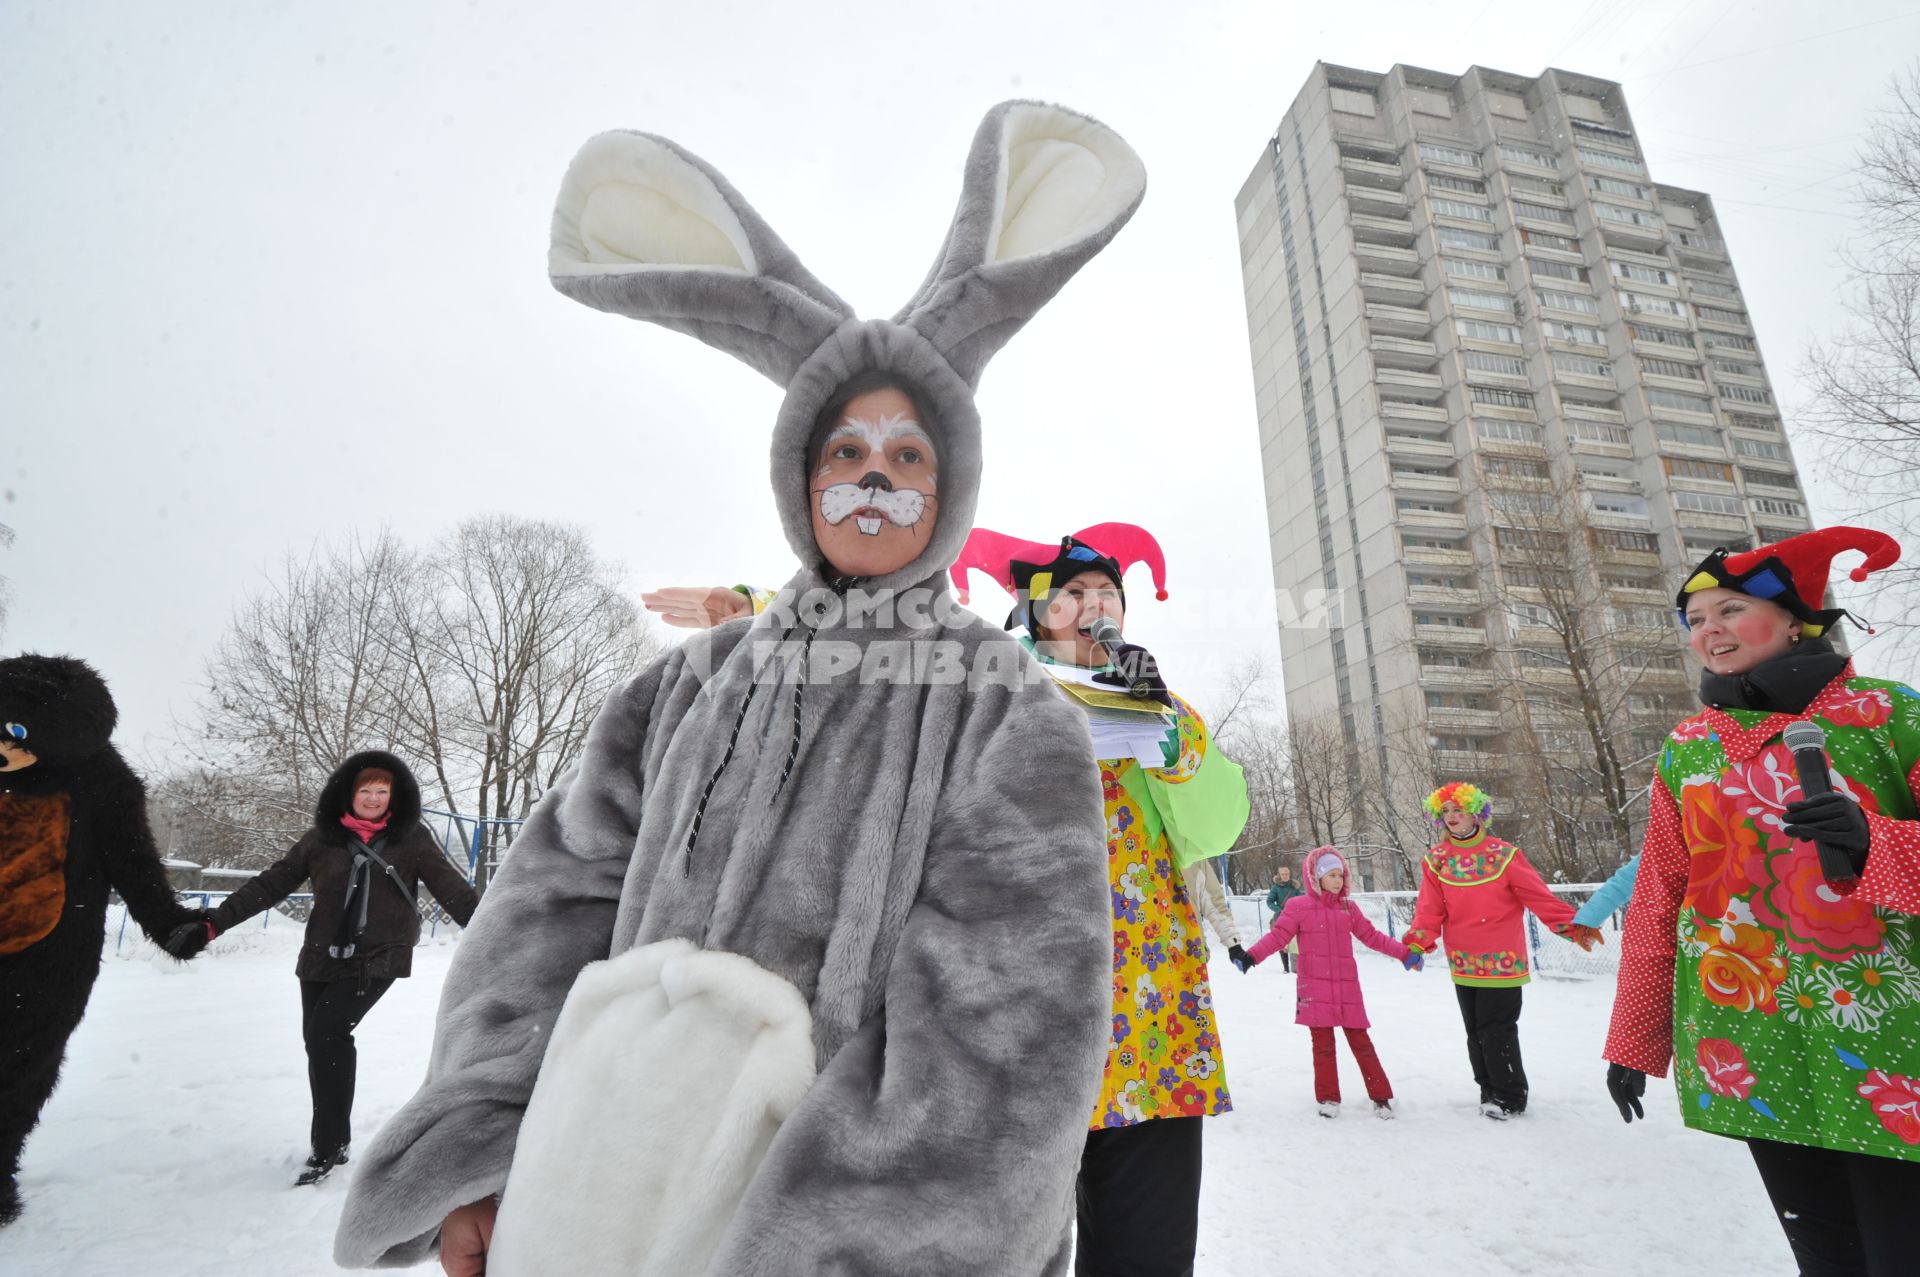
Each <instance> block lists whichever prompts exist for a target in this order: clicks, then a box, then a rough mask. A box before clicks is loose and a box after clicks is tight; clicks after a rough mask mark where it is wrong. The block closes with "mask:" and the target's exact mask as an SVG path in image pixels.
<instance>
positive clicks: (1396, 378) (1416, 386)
mask: <svg viewBox="0 0 1920 1277" xmlns="http://www.w3.org/2000/svg"><path fill="white" fill-rule="evenodd" d="M1373 383H1374V385H1376V386H1378V387H1380V389H1382V390H1397V391H1402V392H1404V393H1405V394H1406V395H1407V396H1408V397H1410V398H1417V399H1426V400H1437V399H1439V398H1440V395H1441V392H1442V390H1443V389H1444V387H1443V386H1442V385H1441V384H1440V374H1439V373H1434V372H1413V371H1410V370H1408V369H1405V368H1377V369H1375V370H1374V374H1373Z"/></svg>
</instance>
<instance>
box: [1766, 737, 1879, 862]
mask: <svg viewBox="0 0 1920 1277" xmlns="http://www.w3.org/2000/svg"><path fill="white" fill-rule="evenodd" d="M1780 742H1781V744H1783V745H1785V746H1786V747H1787V748H1788V749H1789V750H1790V751H1792V753H1793V771H1794V775H1795V776H1797V777H1798V778H1799V780H1800V793H1801V795H1802V796H1803V797H1807V798H1818V797H1819V796H1820V795H1822V794H1831V793H1832V792H1833V782H1832V781H1831V780H1830V779H1829V778H1828V774H1827V734H1826V733H1825V732H1823V731H1821V730H1820V729H1819V728H1818V727H1817V726H1815V725H1814V724H1812V723H1788V724H1787V730H1786V731H1784V732H1782V733H1781V734H1780ZM1813 846H1814V850H1816V851H1818V852H1819V853H1820V876H1821V877H1822V878H1825V879H1826V880H1827V881H1828V882H1830V883H1833V884H1834V885H1835V886H1841V885H1846V884H1851V883H1852V882H1853V881H1854V880H1855V879H1857V878H1858V877H1859V876H1860V875H1859V874H1857V873H1855V872H1854V870H1853V861H1852V860H1851V859H1849V858H1848V856H1847V853H1846V852H1845V851H1844V850H1842V849H1841V848H1839V847H1834V846H1830V845H1828V844H1827V843H1825V842H1822V841H1818V840H1816V841H1815V842H1814V844H1813Z"/></svg>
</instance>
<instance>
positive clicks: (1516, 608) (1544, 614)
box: [1507, 600, 1554, 630]
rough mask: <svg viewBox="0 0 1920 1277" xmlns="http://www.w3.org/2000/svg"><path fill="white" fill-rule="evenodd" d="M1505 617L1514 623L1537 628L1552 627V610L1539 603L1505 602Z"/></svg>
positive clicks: (1545, 628) (1546, 628)
mask: <svg viewBox="0 0 1920 1277" xmlns="http://www.w3.org/2000/svg"><path fill="white" fill-rule="evenodd" d="M1507 619H1508V620H1510V621H1512V622H1513V624H1515V625H1524V626H1531V627H1532V628H1534V629H1538V630H1550V629H1552V628H1554V625H1553V613H1552V611H1551V610H1549V609H1548V608H1547V607H1546V606H1545V605H1544V604H1540V603H1522V602H1519V601H1517V600H1516V601H1514V602H1511V603H1509V604H1507Z"/></svg>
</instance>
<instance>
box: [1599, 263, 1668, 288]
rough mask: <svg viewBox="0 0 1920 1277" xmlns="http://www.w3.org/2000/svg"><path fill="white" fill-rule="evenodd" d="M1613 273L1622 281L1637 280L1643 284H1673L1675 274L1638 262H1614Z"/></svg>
mask: <svg viewBox="0 0 1920 1277" xmlns="http://www.w3.org/2000/svg"><path fill="white" fill-rule="evenodd" d="M1612 265H1613V273H1614V274H1615V275H1618V276H1619V277H1620V278H1621V279H1637V280H1639V281H1640V282H1641V283H1643V284H1671V283H1672V282H1673V274H1672V272H1670V271H1664V270H1660V269H1658V268H1656V267H1653V266H1642V265H1640V264H1639V263H1638V262H1614V263H1613V264H1612Z"/></svg>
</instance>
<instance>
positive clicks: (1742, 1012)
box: [1605, 527, 1920, 1274]
mask: <svg viewBox="0 0 1920 1277" xmlns="http://www.w3.org/2000/svg"><path fill="white" fill-rule="evenodd" d="M1846 551H1860V552H1862V553H1864V554H1865V555H1866V560H1865V562H1864V563H1863V564H1862V565H1861V566H1859V567H1856V568H1854V569H1853V571H1852V572H1851V574H1850V575H1851V576H1852V579H1854V580H1855V581H1862V580H1865V579H1866V576H1867V573H1868V572H1870V571H1877V570H1879V569H1881V568H1884V567H1886V566H1888V565H1889V564H1891V563H1893V562H1894V561H1895V560H1896V559H1898V558H1899V556H1900V547H1899V545H1898V544H1897V543H1895V542H1894V541H1893V539H1892V538H1890V537H1888V536H1885V535H1884V534H1882V533H1879V532H1875V531H1872V530H1870V529H1867V528H1848V527H1834V528H1822V529H1819V530H1817V531H1813V532H1807V533H1803V534H1801V535H1800V536H1796V537H1790V538H1788V539H1787V540H1785V541H1781V542H1778V543H1776V544H1773V545H1764V546H1761V547H1759V548H1758V549H1755V550H1748V551H1743V552H1740V553H1728V552H1727V551H1725V550H1715V551H1714V552H1713V553H1712V554H1710V555H1708V556H1707V558H1706V559H1705V560H1704V561H1703V562H1702V563H1701V564H1700V566H1699V567H1698V568H1696V569H1695V570H1694V571H1693V572H1692V573H1691V574H1690V575H1689V576H1688V577H1687V580H1686V582H1685V584H1683V585H1682V586H1681V587H1680V592H1679V594H1678V596H1677V597H1676V599H1675V603H1676V605H1677V607H1678V609H1679V613H1680V618H1681V621H1682V623H1683V624H1684V625H1685V627H1686V630H1687V641H1688V643H1689V645H1690V646H1691V647H1692V649H1693V651H1694V654H1695V655H1696V656H1698V657H1699V658H1700V661H1701V665H1702V667H1703V668H1702V670H1701V673H1700V699H1701V701H1702V702H1703V703H1704V704H1705V706H1706V708H1704V709H1703V710H1701V712H1700V713H1698V714H1696V715H1694V716H1693V717H1692V718H1689V719H1687V720H1686V721H1684V722H1682V723H1681V724H1680V725H1679V726H1677V727H1675V728H1674V729H1673V732H1672V734H1671V735H1670V736H1668V738H1667V743H1666V747H1665V749H1664V750H1663V751H1662V752H1661V755H1660V763H1659V767H1658V770H1657V773H1656V775H1655V777H1654V782H1653V787H1652V798H1651V809H1650V815H1649V818H1648V823H1647V835H1646V840H1645V844H1644V845H1643V847H1642V849H1641V852H1640V870H1639V876H1638V878H1637V879H1636V881H1635V883H1634V890H1633V900H1632V904H1631V907H1630V908H1629V909H1628V911H1627V921H1626V930H1625V933H1624V935H1623V936H1622V938H1621V958H1620V977H1619V990H1618V993H1617V994H1616V996H1615V999H1614V1004H1613V1023H1612V1026H1611V1029H1610V1030H1609V1032H1608V1034H1607V1045H1606V1052H1605V1054H1606V1058H1607V1060H1608V1061H1609V1062H1610V1063H1609V1065H1608V1069H1607V1088H1608V1091H1609V1092H1610V1093H1611V1095H1612V1096H1613V1099H1614V1102H1615V1103H1616V1104H1618V1105H1619V1107H1620V1116H1621V1117H1622V1118H1624V1119H1625V1120H1627V1121H1628V1122H1631V1121H1632V1120H1633V1119H1634V1118H1635V1117H1639V1116H1643V1110H1642V1108H1641V1104H1640V1098H1641V1096H1642V1095H1643V1094H1644V1093H1645V1089H1646V1075H1647V1074H1649V1073H1651V1074H1654V1075H1655V1076H1663V1075H1664V1074H1665V1073H1666V1071H1667V1064H1668V1061H1669V1060H1671V1061H1674V1062H1675V1064H1676V1067H1677V1070H1678V1072H1677V1074H1676V1078H1675V1082H1676V1089H1677V1090H1678V1092H1679V1096H1680V1113H1681V1117H1682V1119H1683V1120H1684V1121H1685V1122H1686V1124H1687V1125H1688V1126H1691V1127H1694V1128H1695V1129H1697V1130H1703V1131H1711V1132H1713V1133H1715V1134H1718V1135H1729V1136H1734V1137H1736V1138H1740V1139H1744V1140H1746V1141H1747V1147H1748V1148H1749V1150H1750V1151H1751V1152H1752V1154H1753V1160H1754V1163H1755V1165H1757V1166H1758V1167H1759V1170H1760V1178H1761V1180H1762V1181H1763V1182H1764V1183H1765V1184H1766V1188H1767V1194H1768V1196H1769V1197H1770V1198H1771V1199H1772V1201H1773V1206H1774V1209H1775V1211H1776V1212H1777V1213H1778V1214H1779V1216H1780V1222H1781V1227H1782V1228H1783V1229H1784V1230H1785V1232H1786V1235H1787V1241H1788V1243H1789V1244H1790V1245H1791V1246H1792V1248H1793V1253H1794V1256H1795V1258H1796V1259H1797V1260H1798V1261H1799V1265H1800V1268H1801V1271H1803V1272H1809V1273H1811V1272H1820V1273H1829V1272H1831V1273H1839V1272H1847V1273H1876V1274H1878V1273H1895V1272H1899V1273H1911V1272H1913V1271H1914V1270H1915V1264H1916V1262H1920V1251H1917V1250H1916V1248H1915V1243H1914V1240H1913V1222H1912V1212H1913V1208H1914V1206H1915V1204H1916V1203H1920V917H1916V916H1915V915H1916V914H1920V819H1916V818H1915V817H1916V808H1917V801H1916V800H1917V797H1920V693H1916V692H1915V691H1914V690H1913V689H1912V688H1910V687H1906V686H1903V685H1902V684H1899V683H1893V682H1888V681H1886V680H1884V679H1873V678H1862V677H1860V676H1859V675H1857V674H1856V673H1855V672H1854V668H1853V662H1852V661H1850V660H1849V659H1848V658H1847V657H1846V656H1844V655H1842V654H1841V653H1839V652H1836V651H1835V650H1834V648H1833V645H1832V643H1831V642H1830V641H1829V640H1828V634H1829V632H1830V631H1831V630H1832V629H1833V627H1834V626H1835V625H1836V624H1838V622H1839V621H1840V619H1841V617H1843V616H1844V615H1846V613H1845V612H1844V611H1843V610H1841V609H1839V608H1829V607H1826V606H1824V604H1825V596H1826V591H1827V575H1828V573H1829V571H1830V570H1831V567H1832V561H1833V558H1834V556H1835V555H1837V554H1841V553H1843V552H1846ZM1804 722H1810V723H1813V724H1814V725H1816V726H1817V727H1819V728H1820V729H1822V730H1823V731H1824V732H1825V734H1826V753H1827V756H1828V760H1829V763H1830V771H1829V777H1828V779H1829V782H1830V789H1831V791H1832V792H1829V793H1824V794H1819V795H1817V796H1813V797H1809V796H1807V795H1806V794H1805V793H1804V792H1803V791H1802V789H1801V786H1800V780H1799V777H1798V774H1797V772H1796V770H1795V766H1794V755H1793V754H1792V753H1791V752H1790V751H1789V750H1788V749H1787V747H1786V745H1785V744H1784V743H1783V742H1782V740H1781V734H1782V732H1783V731H1784V730H1785V729H1786V728H1787V727H1788V726H1789V725H1791V724H1794V723H1804ZM1816 843H1822V844H1826V845H1828V846H1829V847H1831V848H1834V849H1837V850H1839V851H1841V852H1843V853H1844V856H1845V858H1846V859H1847V861H1848V862H1849V865H1850V868H1851V870H1852V873H1853V875H1855V876H1853V877H1851V878H1848V877H1836V878H1835V879H1832V880H1829V879H1828V878H1827V877H1825V876H1824V875H1823V874H1822V872H1821V859H1820V853H1819V850H1818V848H1817V847H1816V845H1815V844H1816Z"/></svg>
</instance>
